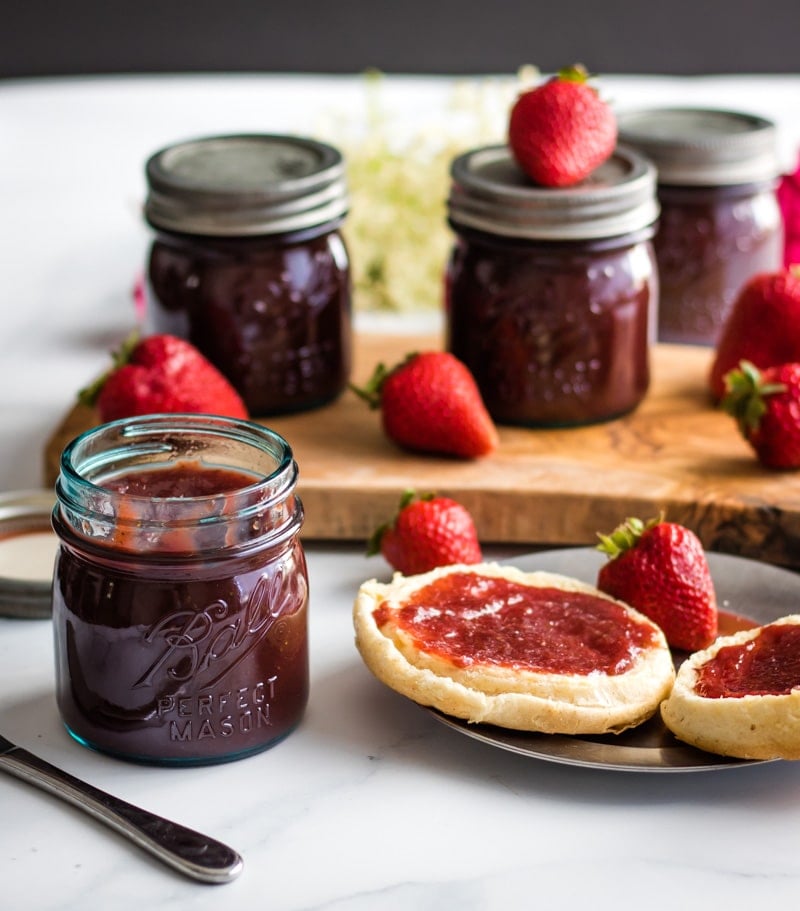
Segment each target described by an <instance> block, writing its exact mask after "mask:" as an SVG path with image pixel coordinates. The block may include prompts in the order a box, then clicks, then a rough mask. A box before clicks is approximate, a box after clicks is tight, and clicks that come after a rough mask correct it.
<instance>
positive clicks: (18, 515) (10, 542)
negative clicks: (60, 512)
mask: <svg viewBox="0 0 800 911" xmlns="http://www.w3.org/2000/svg"><path fill="white" fill-rule="evenodd" d="M54 505H55V494H54V493H53V492H52V491H49V490H48V491H46V490H22V491H14V492H12V493H5V494H0V616H2V617H15V618H20V619H22V618H25V619H37V618H45V617H49V616H50V615H51V612H52V579H53V566H54V562H55V555H56V551H57V550H58V538H57V537H56V534H55V532H54V531H53V529H52V526H51V524H50V515H51V513H52V511H53V507H54Z"/></svg>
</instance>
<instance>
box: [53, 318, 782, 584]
mask: <svg viewBox="0 0 800 911" xmlns="http://www.w3.org/2000/svg"><path fill="white" fill-rule="evenodd" d="M440 347H441V340H440V339H438V338H435V337H427V336H426V337H409V336H376V335H363V336H360V337H359V338H358V339H357V343H356V352H355V365H354V374H353V378H354V380H355V381H356V382H357V383H360V382H363V381H364V380H365V379H366V378H367V377H368V376H369V374H370V373H371V372H372V369H373V368H374V366H375V364H376V363H377V362H378V361H383V362H384V363H386V364H387V365H391V364H394V363H396V362H397V361H398V360H400V359H401V357H402V356H403V355H404V354H405V353H406V352H408V351H413V350H424V349H431V348H440ZM710 357H711V355H710V352H709V350H708V349H704V348H694V347H684V346H676V345H672V346H668V345H659V346H657V347H656V348H655V349H654V351H653V358H652V370H653V382H652V385H651V389H650V392H649V393H648V395H647V397H646V398H645V400H644V402H643V403H642V404H641V405H640V406H639V408H638V409H637V410H636V411H635V412H633V413H632V414H630V415H627V416H626V417H623V418H620V419H618V420H615V421H610V422H608V423H603V424H595V425H593V426H588V427H578V428H571V429H561V430H536V429H526V428H512V427H504V428H501V429H500V438H501V445H500V448H499V450H498V452H497V453H496V454H495V455H493V456H491V457H489V458H486V459H482V460H479V461H474V462H463V461H456V460H452V459H446V458H437V457H429V456H417V455H412V454H410V453H406V452H403V451H401V450H400V449H398V448H397V447H395V446H394V445H393V444H392V443H391V442H390V441H389V440H388V439H386V438H385V436H384V434H383V432H382V430H381V426H380V418H379V415H378V413H377V412H373V411H370V410H369V409H368V407H367V406H366V405H365V404H364V403H363V402H362V401H361V400H360V399H359V398H358V397H357V396H355V395H354V394H353V393H352V392H349V391H348V392H346V393H345V394H344V395H342V397H341V398H340V399H339V400H338V401H337V402H335V403H334V404H332V405H330V406H328V407H326V408H322V409H319V410H317V411H313V412H307V413H305V414H298V415H292V416H288V417H280V418H274V419H270V420H265V421H264V423H267V424H268V425H269V426H270V427H272V428H273V429H275V430H276V431H278V432H279V433H280V434H282V435H283V436H284V437H285V438H286V439H287V440H288V441H289V443H290V444H291V446H292V448H293V449H294V453H295V457H296V459H297V462H298V464H299V466H300V494H301V497H302V499H303V503H304V505H305V511H306V521H305V526H304V532H303V534H304V538H306V539H322V540H347V541H354V540H355V541H364V540H366V539H367V538H368V537H369V535H370V534H371V532H372V531H373V530H374V528H375V527H376V526H377V525H379V524H380V523H381V522H383V521H385V520H386V519H387V518H389V517H390V516H391V515H392V514H393V513H394V511H395V508H396V505H397V502H398V500H399V497H400V494H401V493H402V491H403V490H405V489H406V488H408V487H413V488H415V489H417V490H418V491H436V492H438V493H442V494H447V495H449V496H452V497H454V498H455V499H458V500H459V501H461V502H462V503H463V504H464V505H465V506H466V507H467V508H468V509H469V510H470V511H471V512H472V515H473V517H474V518H475V522H476V525H477V528H478V532H479V535H480V538H481V540H482V541H483V542H484V543H504V544H515V545H517V544H524V545H528V544H529V545H532V546H536V547H539V546H548V545H555V546H561V545H571V544H592V543H595V542H596V532H597V531H610V530H611V529H612V528H613V527H614V526H615V525H617V524H618V523H619V522H620V521H621V520H622V519H624V518H625V517H626V516H630V515H638V516H641V517H645V518H646V517H649V516H653V515H655V514H656V513H658V512H659V511H661V510H663V511H664V512H665V513H666V516H667V518H669V519H671V520H673V521H676V522H681V523H682V524H684V525H687V526H688V527H690V528H692V529H693V530H694V531H695V532H696V533H697V534H698V536H699V537H700V539H701V540H702V542H703V544H704V545H705V547H706V548H707V549H710V550H718V551H722V552H727V553H733V554H739V555H743V556H748V557H753V558H756V559H761V560H765V561H768V562H771V563H775V564H780V565H785V566H791V567H797V568H800V472H770V471H767V470H766V469H763V468H761V467H760V466H759V465H758V463H757V462H756V460H755V457H754V456H753V454H752V452H751V450H750V449H749V447H748V446H747V445H746V444H745V442H744V441H743V440H742V439H741V437H740V436H739V434H738V431H737V430H736V427H735V424H734V423H733V420H732V419H731V418H729V417H728V416H727V415H725V414H723V413H722V412H720V411H719V410H717V409H715V408H713V406H712V405H711V403H710V401H709V398H708V394H707V386H706V375H707V372H708V368H709V363H710ZM96 421H97V419H96V416H95V415H94V413H93V412H92V411H91V410H89V409H86V408H81V407H78V408H75V409H74V410H73V411H71V412H70V413H69V414H68V415H67V416H66V418H65V419H64V422H63V423H62V425H61V426H60V427H59V428H58V429H57V430H56V432H55V433H54V435H53V437H52V438H51V439H50V441H49V442H48V444H47V449H46V453H45V464H46V468H45V475H46V477H45V481H46V483H47V484H48V485H49V484H52V483H53V481H54V479H55V476H56V474H57V471H58V457H59V454H60V452H61V449H62V448H63V446H64V444H65V443H66V442H67V441H68V440H70V439H71V438H72V437H73V436H75V435H76V434H77V433H79V432H81V431H83V430H85V429H88V428H89V427H91V426H92V425H93V424H94V423H96Z"/></svg>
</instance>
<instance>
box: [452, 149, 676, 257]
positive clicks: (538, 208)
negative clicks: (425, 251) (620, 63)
mask: <svg viewBox="0 0 800 911" xmlns="http://www.w3.org/2000/svg"><path fill="white" fill-rule="evenodd" d="M451 177H452V184H451V188H450V195H449V198H448V213H449V216H450V221H451V223H452V224H453V225H454V226H455V227H459V226H461V227H466V228H474V229H476V230H479V231H484V232H487V233H489V234H497V235H501V236H503V237H512V238H521V239H528V240H593V239H598V238H606V237H616V236H620V235H625V234H630V233H632V232H635V231H639V230H642V229H644V228H647V227H649V226H650V225H652V224H653V223H654V222H655V220H656V219H657V217H658V211H659V208H658V202H657V200H656V196H655V169H654V168H653V166H652V165H651V164H650V163H649V162H648V161H647V160H646V159H645V158H643V157H642V156H641V155H639V154H638V153H636V152H635V151H633V150H632V149H627V148H624V147H622V146H618V147H617V149H616V150H615V152H614V154H613V155H612V156H611V157H610V158H609V159H608V161H606V162H605V163H604V164H602V165H600V167H599V168H597V169H596V170H595V171H594V172H593V173H592V174H590V175H589V177H587V178H586V179H585V180H583V181H581V182H580V183H579V184H576V185H575V186H572V187H565V188H555V187H541V186H538V185H536V184H534V183H533V182H532V181H531V180H530V179H529V178H528V176H527V175H526V174H525V173H524V172H523V171H522V169H521V168H520V167H519V165H517V163H516V162H515V161H514V159H513V156H512V154H511V152H510V150H509V148H508V146H507V145H496V146H486V147H484V148H479V149H473V150H472V151H470V152H467V153H465V154H463V155H460V156H459V157H458V158H456V159H455V160H454V161H453V163H452V166H451Z"/></svg>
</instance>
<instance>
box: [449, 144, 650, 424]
mask: <svg viewBox="0 0 800 911" xmlns="http://www.w3.org/2000/svg"><path fill="white" fill-rule="evenodd" d="M452 181H453V182H452V189H451V193H450V198H449V215H450V224H451V226H452V227H453V229H454V230H455V232H456V235H457V239H456V244H455V246H454V249H453V253H452V256H451V259H450V263H449V267H448V272H447V281H446V304H447V344H448V347H449V349H450V350H451V351H452V352H453V354H455V355H456V357H458V358H460V359H461V360H462V361H464V363H465V364H466V365H467V366H468V367H469V368H470V370H471V371H472V373H473V374H474V376H475V379H476V381H477V383H478V386H479V388H480V390H481V393H482V395H483V398H484V401H485V403H486V406H487V408H488V410H489V412H490V413H491V415H492V417H493V418H494V419H495V420H496V421H498V422H499V423H503V424H521V425H529V426H569V425H577V424H586V423H592V422H596V421H602V420H607V419H610V418H613V417H616V416H618V415H621V414H624V413H625V412H628V411H630V410H632V409H633V408H635V407H636V405H638V404H639V402H640V401H641V399H642V398H643V397H644V395H645V393H646V391H647V389H648V386H649V382H650V371H649V343H650V340H651V336H652V334H653V333H654V323H655V318H656V316H655V314H656V307H657V305H658V283H657V277H656V268H655V261H654V258H653V251H652V247H651V244H650V238H651V236H652V233H653V225H654V222H655V220H656V218H657V216H658V205H657V202H656V199H655V172H654V170H653V168H652V166H651V165H650V164H649V163H648V162H647V161H645V160H644V159H643V158H642V157H641V156H639V155H637V154H636V153H635V152H632V151H630V150H627V149H624V148H621V147H620V148H618V149H617V151H616V152H615V153H614V155H613V156H612V157H611V158H610V159H609V161H607V162H606V163H605V164H604V165H602V166H601V167H600V168H598V169H597V170H596V171H595V172H594V173H593V174H592V175H591V176H590V177H589V178H587V179H586V180H585V181H583V182H582V183H581V184H579V185H577V186H575V187H571V188H568V189H554V188H544V187H538V186H535V185H534V184H532V183H531V182H530V181H529V180H528V178H527V177H526V176H525V175H524V174H523V173H522V171H521V170H520V169H519V168H518V166H517V165H516V164H515V162H514V161H513V159H512V157H511V155H510V153H509V151H508V148H507V147H506V146H490V147H487V148H482V149H476V150H474V151H472V152H468V153H466V154H465V155H462V156H461V157H459V158H457V159H456V160H455V161H454V162H453V166H452Z"/></svg>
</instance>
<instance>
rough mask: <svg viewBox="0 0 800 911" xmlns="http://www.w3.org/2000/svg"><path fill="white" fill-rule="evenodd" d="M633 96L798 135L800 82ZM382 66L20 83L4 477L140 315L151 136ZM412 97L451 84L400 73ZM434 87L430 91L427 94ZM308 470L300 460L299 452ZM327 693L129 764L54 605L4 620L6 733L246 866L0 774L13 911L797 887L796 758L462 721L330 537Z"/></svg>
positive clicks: (356, 559)
mask: <svg viewBox="0 0 800 911" xmlns="http://www.w3.org/2000/svg"><path fill="white" fill-rule="evenodd" d="M608 84H609V85H610V86H611V87H612V88H613V92H614V94H615V95H616V96H617V97H618V99H619V101H620V102H621V103H626V104H631V105H634V104H640V103H657V102H664V103H668V102H675V103H695V104H719V105H727V106H733V107H737V108H744V109H749V110H755V111H759V112H762V113H766V114H767V115H769V116H773V117H774V118H775V119H776V120H777V121H778V123H779V128H780V131H781V132H780V136H781V146H782V150H783V155H784V159H785V161H786V163H787V166H788V164H789V163H791V162H792V160H793V158H794V153H795V149H796V148H797V147H798V145H800V77H796V76H791V77H785V78H779V77H758V78H742V77H739V78H731V79H723V78H715V79H697V80H690V79H680V80H678V79H667V78H658V79H635V78H632V77H624V78H622V77H619V78H613V77H609V78H608ZM361 89H362V86H361V83H360V80H353V79H331V80H326V81H323V82H321V83H320V82H319V81H317V80H313V79H308V80H304V79H283V78H278V77H274V78H273V77H260V76H252V77H230V78H213V79H212V78H205V77H193V78H179V77H175V78H168V79H147V78H142V79H138V78H136V79H135V78H130V79H113V80H112V79H94V80H64V81H54V82H50V81H43V82H36V81H31V82H20V83H14V82H9V83H0V137H2V139H1V140H0V200H2V212H3V215H2V218H0V287H2V293H3V301H4V302H3V315H2V320H0V389H1V390H2V392H1V393H0V492H5V491H8V490H13V489H19V488H26V487H36V486H38V485H39V483H40V478H41V458H40V453H41V450H42V447H43V445H44V441H45V439H46V437H47V435H48V434H49V432H50V431H51V429H52V427H53V425H54V424H55V422H57V421H58V419H59V418H60V417H61V415H62V414H63V412H64V411H65V410H66V409H67V408H68V407H69V405H70V403H71V401H72V397H73V395H74V392H75V390H77V389H78V387H79V386H81V385H82V384H83V383H84V382H85V381H86V380H87V378H88V377H90V376H91V375H93V374H94V373H95V372H96V371H97V370H98V369H99V368H100V367H101V366H104V365H105V363H106V352H107V349H108V348H109V347H110V346H112V345H113V344H114V343H115V342H116V341H117V340H118V338H119V337H120V335H121V334H123V333H124V332H125V330H126V329H127V327H128V326H129V325H130V323H131V321H132V312H131V309H130V285H131V282H132V278H133V275H134V274H135V273H136V272H137V271H138V269H139V268H140V266H141V258H142V253H143V250H144V247H145V244H146V241H147V236H146V231H145V230H144V228H143V227H142V225H141V222H140V219H139V214H138V207H139V204H140V202H141V196H142V192H143V181H142V174H141V168H142V163H143V161H144V158H145V157H146V156H147V154H148V153H149V152H151V151H152V150H154V149H155V148H157V147H159V146H160V145H163V144H165V143H168V142H171V141H172V140H174V139H176V138H182V137H184V136H188V135H194V134H197V133H211V132H222V131H227V130H246V129H262V130H265V129H270V130H271V129H278V128H290V129H297V130H300V129H301V128H302V126H303V124H304V123H312V122H315V118H316V117H317V116H318V115H319V112H320V111H324V110H325V109H326V107H331V106H335V107H337V109H338V106H340V105H345V106H347V105H355V106H358V105H359V104H360V97H361ZM389 89H390V96H391V99H390V100H391V102H392V103H393V104H396V106H397V109H398V111H400V112H401V113H403V114H404V116H408V115H409V113H410V112H412V111H424V112H426V113H428V112H433V111H435V109H436V106H437V104H438V103H439V102H440V101H441V98H442V97H443V93H444V92H445V91H446V90H447V81H446V80H433V81H428V80H419V79H415V80H392V81H390V84H389ZM423 99H424V103H422V100H423ZM301 467H302V466H301ZM308 553H309V562H310V574H311V584H312V589H311V590H312V610H311V650H312V655H311V657H312V697H311V702H310V706H309V710H308V713H307V716H306V718H305V720H304V721H303V723H302V725H301V726H300V727H299V729H298V730H297V731H296V732H295V733H293V734H292V736H291V737H289V738H288V739H287V740H286V741H284V742H283V743H281V744H279V745H278V746H277V747H275V748H274V749H272V750H270V751H268V752H266V753H263V754H261V755H258V756H255V757H252V758H250V759H247V760H244V761H241V762H238V763H233V764H229V765H222V766H217V767H212V768H204V769H189V770H169V769H157V768H146V767H139V766H135V765H129V764H126V763H123V762H119V761H116V760H113V759H109V758H106V757H104V756H101V755H98V754H94V753H91V752H89V751H87V750H84V749H82V748H81V747H79V746H77V745H76V744H74V743H73V742H72V741H71V740H70V739H69V737H68V736H67V734H66V733H65V732H64V730H63V728H62V726H61V724H60V722H59V719H58V716H57V712H56V708H55V704H54V700H53V672H52V665H53V658H52V642H51V633H50V628H49V624H48V623H47V622H46V621H16V620H0V732H2V733H3V734H5V735H6V736H7V737H9V738H10V739H12V740H14V741H16V742H17V743H19V744H20V745H21V746H24V747H27V748H28V749H30V750H33V751H34V752H37V753H38V754H40V755H41V756H43V757H44V758H46V759H48V760H50V761H51V762H54V763H56V764H57V765H59V766H61V767H63V768H65V769H66V770H68V771H70V772H72V773H73V774H75V775H78V776H80V777H83V778H85V779H88V780H89V781H91V782H92V783H93V784H95V785H97V786H99V787H101V788H104V789H107V790H110V791H112V792H114V793H115V794H117V795H119V796H121V797H123V798H124V799H127V800H129V801H132V802H134V803H138V804H140V805H143V806H146V807H147V808H149V809H152V810H154V811H155V812H158V813H160V814H162V815H165V816H168V817H172V818H175V819H176V820H178V821H180V822H183V823H185V824H187V825H190V826H193V827H195V828H198V829H200V830H202V831H206V832H208V833H209V834H210V835H213V836H215V837H216V838H218V839H221V840H223V841H227V842H229V843H230V844H232V845H233V846H234V847H235V848H237V849H238V850H239V851H240V852H241V853H242V854H243V856H244V859H245V870H244V873H243V874H242V876H241V877H240V878H239V879H238V880H237V881H236V882H234V883H232V884H230V885H225V886H219V887H211V886H203V885H198V884H195V883H192V882H189V881H186V880H184V879H182V878H181V877H179V876H178V875H177V874H175V873H174V872H172V871H170V870H169V869H167V868H166V867H162V866H161V865H159V864H158V863H157V862H156V861H154V860H152V859H151V858H149V857H148V856H147V855H145V854H143V853H142V852H140V851H139V850H138V849H136V848H134V847H132V846H130V845H129V844H128V843H126V842H124V841H123V840H122V839H121V838H120V837H118V836H116V835H115V834H113V833H111V832H110V831H108V830H106V829H105V828H103V827H102V826H100V825H99V824H97V823H95V822H94V821H93V820H91V819H89V818H88V817H86V816H84V815H82V814H80V813H79V812H78V811H77V810H75V809H73V808H71V807H69V806H67V805H65V804H62V803H60V802H58V801H57V800H55V799H54V798H53V797H51V796H49V795H47V794H45V793H43V792H41V791H38V790H35V789H34V788H32V787H30V786H27V785H25V784H23V783H21V782H18V781H16V780H15V779H13V778H10V777H8V776H0V819H1V820H2V824H0V908H4V909H5V908H8V909H13V911H28V909H31V911H44V909H52V911H67V909H72V908H82V909H85V908H97V909H115V911H127V909H131V911H132V909H135V908H140V907H145V908H148V909H152V911H157V909H171V911H194V909H202V908H210V907H215V908H216V907H219V906H222V907H238V908H259V909H261V908H263V909H265V911H280V909H286V911H289V909H291V911H300V909H330V911H333V909H336V911H344V909H347V911H360V909H369V911H373V909H374V911H397V909H429V908H430V909H433V908H436V909H442V908H448V909H449V908H462V909H470V911H473V909H497V908H514V909H516V908H530V907H536V906H540V905H541V906H544V907H560V908H567V909H571V908H575V909H577V908H581V909H584V908H593V909H598V911H602V909H611V908H614V909H616V908H618V907H620V906H627V907H643V908H648V909H661V908H664V909H667V908H669V909H672V908H674V907H676V906H681V907H683V908H689V909H691V908H701V907H702V908H704V909H705V908H707V907H709V906H711V907H724V908H726V909H727V911H733V909H740V908H741V909H751V908H753V907H755V906H757V905H759V906H764V907H774V908H784V907H790V906H792V905H793V904H794V903H795V902H796V900H797V895H798V894H800V860H798V853H797V849H796V844H797V806H798V803H800V766H798V765H795V764H791V763H773V764H768V765H755V766H752V767H747V768H741V769H730V770H725V771H717V772H702V773H687V774H669V775H652V774H641V773H629V772H608V771H599V770H589V769H580V768H575V767H569V766H560V765H555V764H550V763H544V762H539V761H534V760H530V759H527V758H524V757H520V756H516V755H513V754H511V753H506V752H501V751H499V750H494V749H492V748H491V747H488V746H486V745H484V744H481V743H477V742H475V741H472V740H468V739H466V738H463V737H460V736H459V735H457V734H455V733H454V732H452V731H450V730H448V729H446V728H444V727H443V726H441V725H439V724H438V723H437V722H436V721H435V720H433V719H432V718H431V717H430V716H429V715H428V714H427V713H426V712H425V711H423V710H421V709H419V708H417V707H416V706H414V705H413V704H411V703H409V702H407V701H406V700H404V699H402V698H401V697H399V696H396V695H395V694H393V693H392V692H390V691H388V690H387V689H385V688H384V687H382V686H381V685H380V684H378V683H377V682H376V681H375V680H374V679H373V678H372V677H371V676H370V674H369V673H368V672H367V671H366V670H365V668H364V667H363V665H362V664H361V661H360V659H359V657H358V655H357V653H356V651H355V649H354V647H353V641H352V639H353V637H352V628H351V621H350V608H351V604H352V600H353V596H354V593H355V591H356V589H357V587H358V585H359V583H360V582H361V581H362V580H363V579H365V578H367V577H369V576H371V575H375V574H377V575H386V573H387V567H386V566H385V564H383V563H382V561H381V560H380V559H378V558H373V559H371V560H367V559H366V558H364V557H362V556H360V555H359V553H358V548H355V547H346V546H327V545H326V546H323V545H319V544H311V545H309V547H308Z"/></svg>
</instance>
